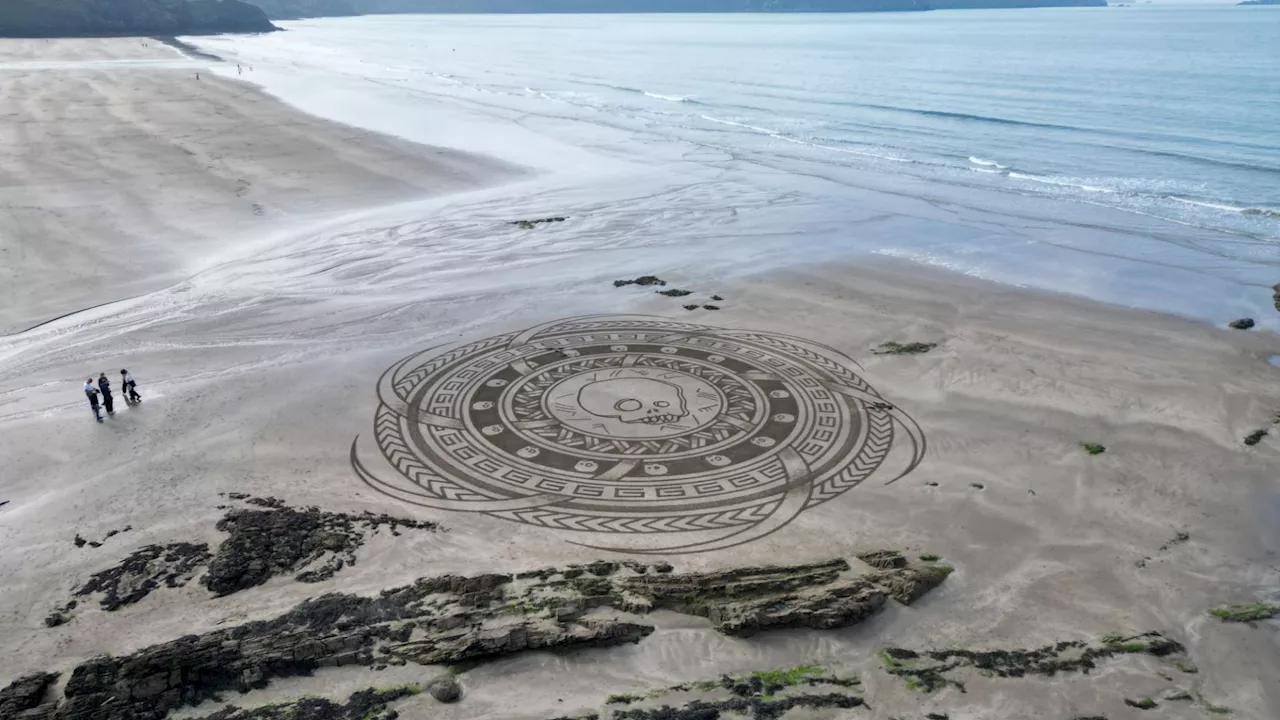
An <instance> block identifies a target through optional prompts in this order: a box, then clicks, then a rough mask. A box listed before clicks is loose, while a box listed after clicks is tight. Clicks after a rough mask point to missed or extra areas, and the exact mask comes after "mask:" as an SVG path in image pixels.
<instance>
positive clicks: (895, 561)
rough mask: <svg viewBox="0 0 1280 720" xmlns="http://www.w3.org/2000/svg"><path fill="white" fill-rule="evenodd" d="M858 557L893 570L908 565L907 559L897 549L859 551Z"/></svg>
mask: <svg viewBox="0 0 1280 720" xmlns="http://www.w3.org/2000/svg"><path fill="white" fill-rule="evenodd" d="M858 559H859V560H861V561H862V562H864V563H866V564H868V565H870V566H871V567H873V568H878V569H880V570H893V569H896V568H904V567H906V566H907V559H906V558H905V557H903V555H902V553H900V552H898V551H897V550H873V551H872V552H865V553H858Z"/></svg>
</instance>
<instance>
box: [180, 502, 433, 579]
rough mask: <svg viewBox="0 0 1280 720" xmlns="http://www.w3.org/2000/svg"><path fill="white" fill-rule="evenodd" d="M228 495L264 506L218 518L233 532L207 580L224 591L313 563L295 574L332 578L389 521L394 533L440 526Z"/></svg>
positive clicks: (221, 527) (212, 563)
mask: <svg viewBox="0 0 1280 720" xmlns="http://www.w3.org/2000/svg"><path fill="white" fill-rule="evenodd" d="M228 497H230V498H231V499H233V500H243V501H245V502H246V503H249V504H252V505H256V506H259V507H262V508H264V509H262V510H250V509H236V510H232V511H231V512H229V513H227V515H226V516H225V517H223V518H222V519H221V520H219V521H218V525H217V528H218V529H219V530H221V531H223V532H225V533H227V534H228V535H230V537H228V538H227V539H226V540H225V541H223V543H222V544H221V545H219V546H218V551H217V554H216V555H215V556H214V557H213V559H212V561H210V563H209V572H208V573H207V574H205V576H204V578H203V579H202V580H201V582H202V583H203V584H204V586H205V587H207V588H209V590H210V591H212V592H213V593H214V594H215V595H219V596H222V595H230V594H231V593H234V592H238V591H240V590H244V589H246V588H250V587H253V586H255V585H261V584H262V583H264V582H266V581H267V580H269V579H270V578H271V577H273V576H275V575H284V574H288V573H292V572H294V571H296V570H299V569H301V568H307V567H311V569H309V570H305V571H303V572H300V573H298V574H297V575H296V576H294V579H295V580H297V581H298V582H320V581H322V580H327V579H329V578H331V577H333V576H334V575H335V574H336V573H337V572H338V571H340V570H342V568H343V567H345V566H347V565H354V564H355V563H356V554H355V553H356V550H358V549H359V548H360V547H361V546H362V545H364V542H365V538H366V536H367V534H368V533H369V532H370V531H376V530H377V529H378V528H380V527H383V526H387V527H389V529H390V531H391V534H393V535H399V534H400V533H399V532H398V528H400V527H406V528H412V529H417V530H436V529H438V526H437V525H436V524H435V523H431V522H419V521H416V520H404V519H401V518H394V517H391V516H389V515H374V514H373V513H364V514H362V515H350V514H346V513H333V512H326V511H323V510H321V509H319V508H316V507H305V508H291V507H288V506H286V505H285V504H284V502H283V501H281V500H279V499H277V498H251V497H248V496H245V495H242V494H238V493H233V494H231V495H229V496H228ZM316 563H319V564H318V565H316ZM313 566H314V567H313Z"/></svg>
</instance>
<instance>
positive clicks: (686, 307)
mask: <svg viewBox="0 0 1280 720" xmlns="http://www.w3.org/2000/svg"><path fill="white" fill-rule="evenodd" d="M680 307H682V308H684V309H685V310H697V309H698V308H700V307H702V306H701V305H681V306H680Z"/></svg>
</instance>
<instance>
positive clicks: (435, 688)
mask: <svg viewBox="0 0 1280 720" xmlns="http://www.w3.org/2000/svg"><path fill="white" fill-rule="evenodd" d="M427 692H429V693H431V697H433V698H435V699H436V700H439V701H440V702H442V703H451V702H457V701H458V698H460V697H462V686H461V685H459V684H458V681H457V680H455V679H454V678H453V676H452V675H446V676H444V677H441V678H436V679H435V680H433V681H432V682H431V684H430V685H427Z"/></svg>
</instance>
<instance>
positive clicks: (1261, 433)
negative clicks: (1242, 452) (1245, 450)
mask: <svg viewBox="0 0 1280 720" xmlns="http://www.w3.org/2000/svg"><path fill="white" fill-rule="evenodd" d="M1266 436H1267V431H1266V430H1261V429H1260V430H1254V431H1253V432H1251V433H1249V434H1248V435H1245V436H1244V444H1245V445H1257V444H1258V443H1260V442H1262V438H1264V437H1266Z"/></svg>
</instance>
